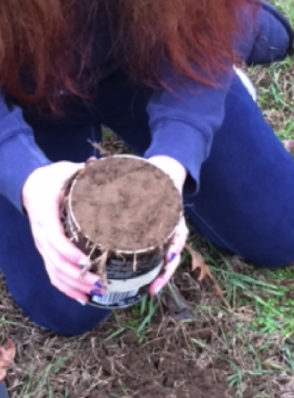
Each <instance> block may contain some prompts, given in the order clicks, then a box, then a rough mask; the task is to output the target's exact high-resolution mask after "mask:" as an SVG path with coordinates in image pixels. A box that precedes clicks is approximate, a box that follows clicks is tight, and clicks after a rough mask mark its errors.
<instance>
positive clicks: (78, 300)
mask: <svg viewBox="0 0 294 398" xmlns="http://www.w3.org/2000/svg"><path fill="white" fill-rule="evenodd" d="M76 301H77V302H78V303H80V304H81V305H86V303H85V301H83V300H80V299H77V300H76Z"/></svg>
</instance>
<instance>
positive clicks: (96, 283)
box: [94, 281, 105, 289]
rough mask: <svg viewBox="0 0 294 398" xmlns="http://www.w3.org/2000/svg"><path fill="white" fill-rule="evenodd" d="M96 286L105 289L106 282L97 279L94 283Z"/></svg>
mask: <svg viewBox="0 0 294 398" xmlns="http://www.w3.org/2000/svg"><path fill="white" fill-rule="evenodd" d="M94 286H96V287H98V289H104V288H105V285H104V283H102V282H99V281H96V282H95V283H94Z"/></svg>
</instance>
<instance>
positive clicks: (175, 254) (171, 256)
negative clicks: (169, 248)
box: [168, 253, 177, 263]
mask: <svg viewBox="0 0 294 398" xmlns="http://www.w3.org/2000/svg"><path fill="white" fill-rule="evenodd" d="M176 257H177V253H170V254H169V256H168V262H169V263H171V262H172V261H173V260H174V259H175V258H176Z"/></svg>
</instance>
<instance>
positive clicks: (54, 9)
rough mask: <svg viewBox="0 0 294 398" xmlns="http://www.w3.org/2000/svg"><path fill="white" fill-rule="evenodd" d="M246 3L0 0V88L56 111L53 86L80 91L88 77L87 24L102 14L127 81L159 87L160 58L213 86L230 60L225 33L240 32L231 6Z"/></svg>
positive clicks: (222, 0) (229, 39) (89, 47)
mask: <svg viewBox="0 0 294 398" xmlns="http://www.w3.org/2000/svg"><path fill="white" fill-rule="evenodd" d="M246 4H247V6H248V0H1V4H0V81H1V85H2V87H3V88H4V89H5V90H7V92H9V93H10V94H11V95H12V96H13V97H15V98H16V99H17V100H19V101H21V102H28V103H37V104H38V103H40V102H44V103H46V104H49V106H50V108H51V109H57V108H58V105H57V102H58V98H59V96H58V95H56V93H58V91H60V90H67V91H69V92H70V93H71V94H73V95H75V96H78V97H79V96H80V97H83V96H87V95H88V94H89V92H90V91H91V90H90V88H91V84H92V83H93V80H94V78H95V77H94V76H93V74H95V70H96V69H95V66H93V65H91V63H93V54H92V51H93V43H94V39H95V40H97V37H94V33H93V32H92V30H91V29H89V27H91V26H95V24H96V23H97V24H98V23H99V20H101V17H102V18H104V14H105V18H108V20H109V21H111V19H112V22H111V23H110V24H109V26H110V28H109V29H110V33H111V37H112V42H113V44H112V45H113V49H112V52H113V54H115V56H116V57H117V58H119V59H120V62H121V65H122V66H123V68H124V69H125V71H126V72H127V73H128V74H129V76H130V77H131V78H133V79H135V80H136V81H138V82H142V83H144V84H147V85H150V86H154V85H164V84H166V82H163V81H162V74H161V68H162V63H164V61H166V60H168V61H169V62H170V63H171V65H172V66H173V69H174V71H175V72H176V74H177V75H178V76H186V77H188V78H191V79H193V80H196V81H200V82H202V83H204V84H207V85H213V84H215V79H214V77H215V76H216V73H221V72H224V71H225V70H226V69H227V68H228V64H231V63H232V62H235V61H236V54H235V53H234V51H233V38H234V37H235V36H236V34H238V31H239V30H240V29H241V27H240V25H239V24H238V18H237V12H236V10H237V8H240V7H242V6H243V5H246ZM103 13H104V14H103ZM94 30H95V29H94ZM94 30H93V31H94ZM91 32H92V33H91ZM98 40H99V37H98ZM77 60H78V62H77ZM195 65H197V66H198V68H195V67H194V66H195ZM24 82H27V84H24Z"/></svg>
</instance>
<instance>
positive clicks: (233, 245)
mask: <svg viewBox="0 0 294 398" xmlns="http://www.w3.org/2000/svg"><path fill="white" fill-rule="evenodd" d="M150 95H151V90H149V89H146V88H142V87H139V86H136V85H133V84H130V83H129V82H128V81H127V80H126V79H125V78H124V76H123V75H121V74H120V73H116V74H114V75H112V76H111V77H110V78H109V79H108V80H107V81H105V82H104V83H103V84H102V85H101V87H100V89H99V99H94V100H93V101H92V102H91V104H87V106H84V105H81V106H80V105H77V104H75V106H74V105H73V107H72V112H71V115H68V116H67V117H65V118H64V119H63V120H62V121H56V122H48V121H46V120H45V121H43V120H42V118H37V117H36V116H35V115H34V114H29V113H28V112H25V117H26V118H27V120H28V122H29V123H30V124H32V125H33V126H34V128H35V135H36V141H37V143H38V145H39V146H40V147H41V148H42V149H43V151H44V152H45V153H46V154H47V156H48V157H49V158H50V159H52V160H53V161H58V160H61V159H63V160H72V161H75V162H80V161H84V160H86V159H87V158H88V157H89V156H90V155H93V149H92V147H91V146H90V145H89V143H88V142H87V139H89V138H90V139H91V140H96V141H100V139H101V130H100V125H101V123H102V124H105V125H107V126H109V127H110V128H111V129H113V130H114V131H115V133H116V134H117V135H118V136H119V137H120V138H121V139H122V140H123V141H125V142H126V143H127V144H128V145H129V146H130V147H131V149H132V150H133V151H134V152H136V153H137V154H139V155H142V154H143V153H144V151H145V149H146V148H147V147H148V145H149V143H150V134H149V128H148V119H147V115H146V111H145V108H146V103H147V102H148V99H149V97H150ZM179 134H180V132H179ZM184 200H185V204H186V213H187V216H188V217H189V219H190V221H191V223H192V224H193V225H194V227H195V228H196V230H197V231H198V232H199V234H201V235H202V236H203V237H204V238H206V239H207V240H208V241H210V242H211V243H213V244H214V245H216V246H217V247H219V248H223V249H226V250H229V251H230V252H232V253H235V254H237V255H238V256H241V257H243V258H244V259H246V260H248V261H250V262H253V263H255V264H257V265H261V266H267V267H279V266H284V265H287V264H288V263H289V262H291V261H293V260H294V208H293V207H294V163H293V160H292V157H291V155H290V154H289V153H287V152H286V151H285V150H284V148H283V146H282V144H281V143H280V141H279V140H278V139H277V138H276V136H275V135H274V133H273V131H272V129H271V128H270V126H269V125H268V124H267V123H266V122H265V120H264V119H263V117H262V114H261V112H260V110H259V109H258V107H257V105H256V104H255V103H254V102H253V100H252V99H251V97H250V95H249V94H248V92H247V90H246V89H245V88H244V87H243V85H242V84H241V82H240V80H239V79H238V78H237V77H235V79H234V80H233V83H232V86H231V89H230V92H229V94H228V96H227V100H226V113H225V120H224V123H223V125H222V127H221V128H220V130H219V131H217V133H216V136H215V139H214V143H213V147H212V150H211V154H210V156H209V159H208V160H207V161H206V162H205V164H204V165H203V167H202V171H201V181H200V191H199V193H198V194H197V195H196V196H195V197H190V198H184ZM0 220H1V223H0V236H1V244H0V267H1V270H2V272H3V274H4V276H5V279H6V282H7V285H8V289H9V292H10V293H11V295H12V296H13V297H14V299H15V300H16V301H17V303H18V304H19V306H20V307H21V308H22V310H23V311H24V312H25V314H26V315H27V316H29V317H30V318H31V320H33V321H34V322H36V323H37V324H39V325H41V326H43V327H45V328H47V329H50V330H52V331H54V332H56V333H60V334H63V335H75V334H80V333H83V332H85V331H87V330H89V329H91V328H93V327H95V326H96V325H97V324H99V323H100V322H101V321H103V320H104V319H105V318H106V317H107V316H108V315H109V312H108V311H105V310H100V309H96V308H93V307H90V306H86V307H83V306H81V305H80V304H78V303H77V302H75V301H73V300H71V299H69V298H68V297H66V296H65V295H63V294H62V293H60V292H59V291H58V290H56V289H55V288H54V287H53V286H52V285H51V284H50V282H49V279H48V277H47V274H46V271H45V268H44V265H43V262H42V259H41V257H40V255H39V254H38V252H37V250H36V249H35V247H34V244H33V239H32V236H31V233H30V228H29V224H28V220H27V219H26V218H25V217H23V216H22V215H21V214H20V213H19V212H18V211H17V210H16V209H15V208H14V207H13V206H12V205H11V204H10V203H8V202H7V201H6V199H4V198H3V197H0Z"/></svg>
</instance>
